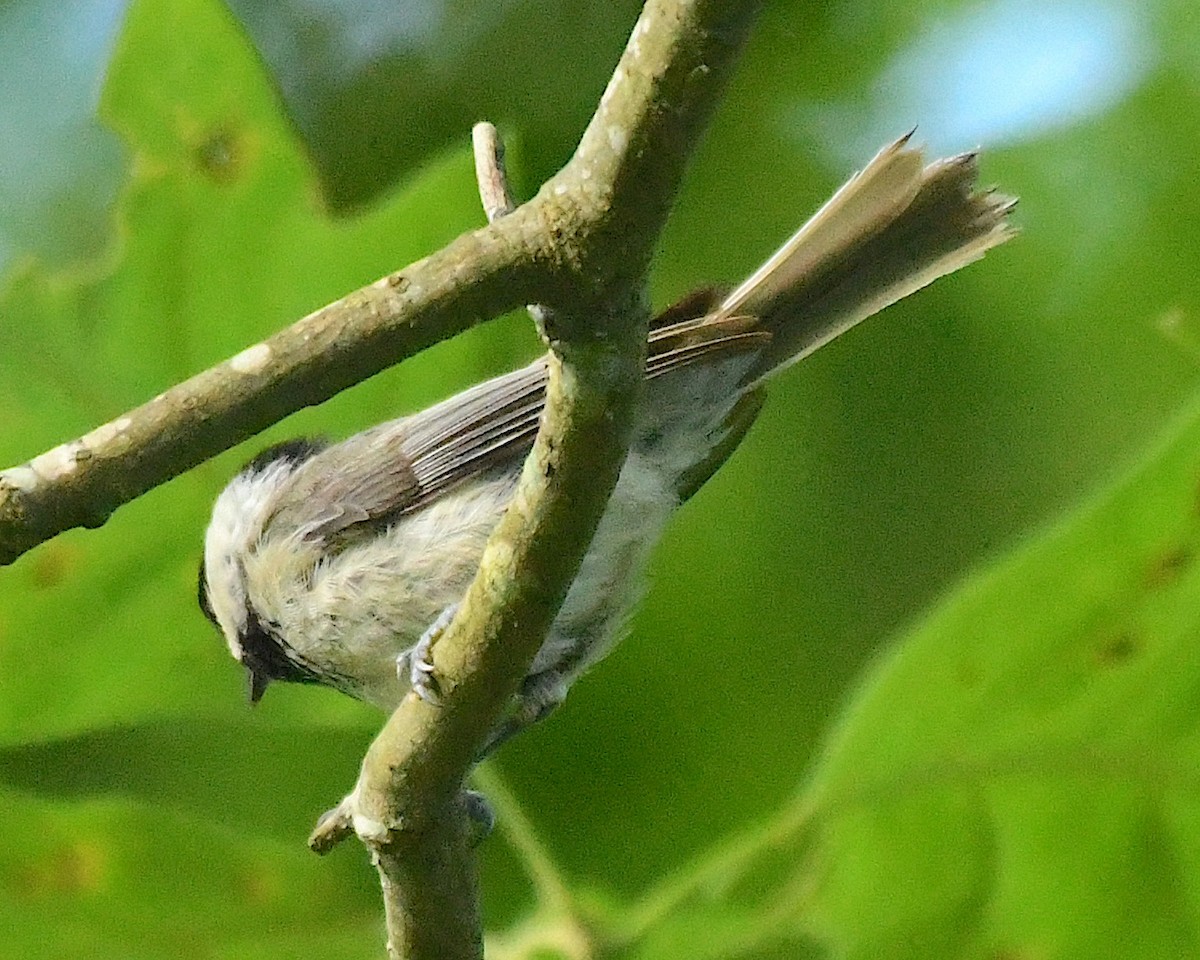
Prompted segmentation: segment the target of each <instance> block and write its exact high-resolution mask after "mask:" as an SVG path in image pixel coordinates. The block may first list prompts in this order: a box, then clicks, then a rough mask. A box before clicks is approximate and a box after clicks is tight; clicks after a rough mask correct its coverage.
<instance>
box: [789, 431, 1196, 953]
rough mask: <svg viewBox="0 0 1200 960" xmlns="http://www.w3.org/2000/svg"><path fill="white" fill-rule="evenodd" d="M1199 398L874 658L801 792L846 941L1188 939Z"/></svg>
mask: <svg viewBox="0 0 1200 960" xmlns="http://www.w3.org/2000/svg"><path fill="white" fill-rule="evenodd" d="M1198 491H1200V407H1194V408H1193V411H1192V413H1191V414H1190V415H1189V416H1188V417H1187V418H1186V419H1185V420H1184V422H1183V423H1182V424H1181V425H1180V427H1179V428H1178V429H1177V430H1176V431H1175V432H1174V434H1173V436H1172V437H1171V439H1170V442H1169V443H1168V444H1167V445H1166V446H1164V447H1162V448H1161V449H1158V450H1156V451H1155V452H1154V453H1153V455H1151V456H1150V457H1148V458H1147V459H1146V461H1145V462H1144V463H1143V464H1142V465H1141V466H1140V467H1139V468H1138V469H1137V471H1136V472H1135V473H1134V474H1133V475H1132V476H1130V477H1129V478H1128V479H1127V480H1125V481H1124V482H1123V483H1121V484H1120V485H1119V486H1117V487H1116V488H1115V489H1114V490H1112V491H1111V492H1109V493H1107V494H1105V495H1104V496H1103V497H1102V498H1101V499H1100V500H1099V501H1097V502H1095V503H1093V504H1092V505H1090V506H1089V507H1088V508H1086V509H1085V510H1083V511H1082V512H1081V513H1079V514H1078V515H1077V516H1075V517H1073V518H1072V519H1070V520H1069V521H1067V522H1065V523H1063V524H1061V525H1059V526H1058V527H1057V528H1055V529H1053V530H1051V531H1050V532H1049V533H1047V534H1046V535H1045V536H1044V537H1042V538H1041V539H1039V540H1037V541H1036V542H1033V543H1031V544H1029V545H1028V546H1027V547H1025V548H1023V549H1021V550H1019V551H1017V552H1016V553H1014V554H1013V555H1012V556H1011V557H1009V558H1008V559H1007V560H1004V561H1002V562H1000V563H999V564H997V565H996V566H995V567H993V568H992V569H990V570H987V571H985V572H983V573H981V574H980V575H978V576H976V577H974V578H972V579H971V580H969V581H968V582H967V583H966V584H964V585H963V586H962V587H961V588H960V589H959V590H958V591H956V592H955V594H954V595H952V596H951V597H949V598H948V599H947V600H946V601H945V602H944V603H942V604H941V605H940V606H939V607H938V608H937V609H936V610H935V611H934V612H933V613H932V614H931V615H930V616H929V617H928V619H926V620H925V622H923V623H922V624H920V625H919V626H918V627H917V628H916V629H915V630H914V631H913V632H912V633H911V634H910V635H909V636H908V637H906V638H905V639H904V640H903V641H902V642H901V643H900V644H899V645H898V647H897V648H896V650H895V651H894V653H893V654H892V655H891V656H889V657H888V658H887V659H886V660H885V661H884V662H883V663H882V664H880V665H879V667H878V668H877V669H876V670H875V671H873V672H872V674H871V676H870V677H869V678H868V680H867V681H866V683H865V684H864V685H863V687H862V689H861V691H860V693H859V695H858V696H857V697H856V698H855V699H854V702H853V704H852V705H851V707H850V709H849V711H848V712H847V713H846V715H845V717H844V718H843V720H842V722H841V723H840V724H839V725H838V727H837V729H836V731H835V733H834V735H833V737H832V738H831V740H830V742H829V744H828V747H827V749H826V751H825V753H824V756H823V759H822V761H821V762H820V764H819V766H818V768H817V770H816V771H815V773H814V775H813V777H812V779H811V781H810V783H809V785H808V787H807V789H806V792H805V795H804V797H803V800H802V806H803V808H804V809H805V810H806V811H807V816H808V826H809V828H810V829H811V835H807V841H808V842H809V843H811V849H810V850H809V851H808V852H807V855H806V870H809V871H812V882H813V884H814V887H815V892H814V895H813V899H812V902H811V904H810V906H809V907H808V908H807V910H806V911H805V916H806V920H807V924H808V926H809V927H810V929H811V930H812V931H814V932H815V933H817V934H819V935H820V936H821V937H823V938H824V939H826V940H827V941H828V942H829V943H831V944H833V945H834V946H836V948H837V950H836V952H837V954H838V955H839V956H844V957H863V958H866V957H872V958H901V957H906V958H907V957H912V958H917V957H923V958H938V957H947V958H949V957H979V958H981V960H982V958H990V957H996V956H1020V957H1026V956H1029V957H1054V958H1075V957H1078V958H1085V957H1097V956H1105V957H1113V958H1141V957H1145V958H1152V957H1154V958H1159V957H1167V956H1185V955H1187V956H1191V955H1195V954H1196V953H1197V952H1200V878H1198V874H1197V868H1198V867H1200V855H1198V853H1197V851H1200V768H1198V766H1197V760H1198V759H1200V712H1198V711H1197V705H1198V704H1200V667H1198V666H1197V664H1198V663H1200V660H1198V659H1197V641H1198V640H1200V565H1198V564H1197V563H1196V561H1197V559H1198V558H1200V500H1198V499H1197V492H1198Z"/></svg>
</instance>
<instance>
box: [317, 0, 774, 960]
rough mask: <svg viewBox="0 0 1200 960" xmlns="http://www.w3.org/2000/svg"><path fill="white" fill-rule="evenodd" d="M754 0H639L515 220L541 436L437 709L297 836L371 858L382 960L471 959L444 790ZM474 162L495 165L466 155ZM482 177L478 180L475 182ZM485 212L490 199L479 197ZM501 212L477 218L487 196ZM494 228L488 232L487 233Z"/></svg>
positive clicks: (485, 703)
mask: <svg viewBox="0 0 1200 960" xmlns="http://www.w3.org/2000/svg"><path fill="white" fill-rule="evenodd" d="M758 7H759V3H758V2H756V0H741V2H731V0H692V2H686V0H650V2H648V3H647V5H646V8H645V10H644V11H643V13H642V16H641V18H640V19H639V21H638V23H637V26H636V27H635V28H634V31H633V35H632V37H631V38H630V41H629V45H628V46H627V48H626V51H625V54H624V56H623V57H622V59H621V62H620V64H619V65H618V67H617V69H616V72H615V73H614V75H613V79H612V81H611V82H610V84H609V86H608V89H607V90H606V91H605V94H604V97H603V99H602V100H601V103H600V107H599V109H598V110H597V112H596V115H595V116H594V117H593V119H592V121H591V123H590V125H589V127H588V129H587V132H586V133H585V135H584V137H583V140H582V142H581V143H580V146H579V149H578V151H577V152H576V154H575V156H574V157H573V158H572V160H571V161H570V163H569V164H568V165H567V166H566V167H565V168H564V170H563V171H562V172H560V174H558V175H557V176H556V177H554V178H553V179H552V180H551V181H549V182H548V183H547V184H546V185H545V186H543V188H542V190H541V191H540V192H539V194H538V196H537V198H535V200H534V201H532V202H531V203H530V204H529V205H527V206H526V207H523V208H521V209H520V210H518V211H517V212H516V213H514V214H513V215H512V217H513V218H515V217H519V216H520V215H521V214H522V212H524V211H526V210H528V209H529V208H530V207H535V208H536V209H537V210H538V211H539V214H540V215H541V216H548V217H549V218H550V219H551V220H553V221H555V222H558V223H562V222H564V221H565V222H567V223H569V224H571V227H572V230H571V231H570V232H559V233H558V234H557V236H556V237H555V242H554V244H553V246H552V248H550V249H549V250H548V251H547V252H548V253H551V254H552V255H553V256H554V257H555V258H556V263H557V265H558V267H559V269H558V270H556V271H555V273H554V274H553V275H554V276H555V277H556V278H562V279H565V280H567V281H568V284H569V285H568V286H567V287H566V288H565V289H559V288H557V287H550V288H548V289H547V290H546V292H545V293H544V294H543V295H542V296H540V297H536V298H531V299H537V300H538V301H539V302H545V303H548V304H549V305H550V306H551V307H552V308H553V313H552V314H547V315H546V316H547V317H548V318H549V321H548V322H547V323H546V324H545V329H544V330H543V334H544V336H545V337H546V339H547V341H548V343H549V345H550V346H551V354H550V357H549V360H548V365H549V383H548V386H547V400H546V408H545V413H544V415H543V419H542V423H541V428H540V430H539V432H538V437H537V440H536V441H535V443H534V447H533V450H532V451H531V452H530V455H529V458H528V459H527V461H526V463H525V467H524V471H523V473H522V477H521V482H520V485H519V487H518V489H517V492H516V494H515V495H514V498H513V502H512V504H511V505H510V507H509V509H508V510H507V511H506V513H505V515H504V517H503V518H502V519H501V521H500V523H499V524H498V526H497V528H496V530H495V532H494V533H493V534H492V537H491V539H490V540H489V542H488V545H487V548H486V549H485V551H484V555H483V559H482V561H481V564H480V569H479V572H478V575H477V576H476V578H475V580H474V582H473V583H472V584H471V586H470V587H469V588H468V590H467V592H466V594H465V596H464V598H463V601H462V603H461V604H460V606H459V609H458V613H457V615H456V616H455V618H454V621H453V622H452V623H451V625H450V626H449V627H448V628H447V630H446V632H445V633H444V634H443V636H442V637H441V638H440V639H439V640H438V642H437V644H436V645H435V646H434V648H433V653H432V658H433V663H434V667H435V670H436V675H437V678H438V686H439V690H441V691H442V696H441V703H440V705H433V704H430V703H427V702H425V701H423V700H421V699H420V698H419V697H417V696H416V695H414V694H410V695H409V696H408V697H406V698H405V700H404V701H403V702H402V703H401V704H400V706H399V707H398V708H397V709H396V711H395V713H394V714H393V715H392V717H391V718H390V719H389V720H388V722H387V724H386V725H385V726H384V728H383V730H382V731H381V732H380V734H379V736H378V737H377V738H376V740H375V742H374V743H373V744H372V745H371V747H370V749H369V750H368V752H367V755H366V758H365V759H364V761H363V767H362V771H361V774H360V776H359V780H358V783H357V785H356V786H355V789H354V791H353V792H352V793H351V794H350V796H348V797H347V798H346V800H345V801H343V803H342V804H341V806H340V807H338V808H337V809H336V810H335V811H332V812H331V814H329V815H327V816H326V817H325V818H323V820H322V822H321V823H320V824H319V825H318V827H317V830H316V831H315V832H314V834H313V837H312V840H311V843H312V845H313V847H314V849H317V850H319V851H323V850H325V849H328V848H329V847H330V846H332V844H334V843H336V842H337V841H338V840H340V839H341V838H342V837H344V836H345V835H346V834H347V833H348V832H349V830H350V829H351V828H353V830H354V831H355V832H357V833H358V835H359V837H360V838H361V839H362V840H363V842H364V843H365V844H366V845H367V846H368V848H369V849H370V850H371V852H372V857H373V860H374V862H375V864H376V866H377V867H378V868H379V871H380V874H381V880H382V883H383V888H384V895H385V902H386V907H387V918H388V934H389V936H388V944H389V950H390V951H391V954H392V955H393V956H395V957H406V958H410V960H423V958H427V957H429V958H432V957H437V958H443V960H458V958H476V957H479V956H480V955H481V950H482V947H481V943H482V935H481V931H480V928H479V919H478V905H477V904H478V901H477V897H476V895H475V890H474V880H473V870H472V868H471V853H470V849H469V844H468V835H469V830H468V827H467V824H466V815H465V811H464V806H463V804H462V802H461V799H460V798H461V793H460V791H461V787H462V784H463V781H464V778H465V776H466V774H467V772H468V770H469V769H470V766H471V764H472V762H473V760H474V759H475V757H476V755H477V751H478V750H479V748H480V745H481V744H482V743H483V742H484V741H485V739H486V738H487V735H488V734H489V732H490V731H491V730H492V729H493V727H494V726H495V724H496V722H497V721H498V719H499V718H500V716H501V713H502V711H503V710H504V708H505V707H506V705H507V704H508V703H509V702H510V701H511V698H512V696H513V695H514V694H515V693H516V691H517V688H518V685H519V683H520V681H521V680H522V678H523V677H524V676H525V674H526V671H527V670H528V667H529V664H530V663H531V662H532V660H533V657H534V655H535V654H536V652H537V650H538V648H539V647H540V645H541V643H542V641H543V639H544V638H545V636H546V634H547V632H548V630H549V628H550V625H551V623H552V621H553V619H554V617H555V615H556V614H557V612H558V609H559V606H560V604H561V603H562V600H563V597H564V596H565V594H566V591H567V588H568V587H569V585H570V583H571V581H572V580H573V578H574V576H575V573H576V571H577V570H578V567H579V563H580V561H581V560H582V558H583V555H584V553H585V551H586V550H587V548H588V545H589V544H590V542H591V537H592V533H593V532H594V530H595V527H596V524H597V523H598V521H599V519H600V516H601V513H602V512H603V510H604V507H605V504H606V503H607V500H608V496H609V494H610V493H611V491H612V488H613V485H614V484H615V483H616V479H617V475H618V473H619V471H620V467H621V464H622V462H623V460H624V456H625V450H626V445H627V442H628V436H629V431H630V426H631V422H632V413H633V403H634V400H635V398H636V395H637V390H638V389H639V388H640V386H641V381H642V371H643V364H644V354H645V345H646V325H647V320H648V317H647V313H646V310H645V308H644V294H643V285H644V279H645V271H646V267H647V264H648V263H649V258H650V254H651V252H652V251H653V249H654V246H655V244H656V242H657V238H658V235H659V232H660V231H661V229H662V226H663V222H664V221H665V219H666V215H667V213H668V211H669V209H670V206H671V202H672V200H673V198H674V196H675V193H676V190H677V188H678V183H679V179H680V177H681V175H682V171H683V168H684V165H685V162H686V160H687V158H688V156H689V155H690V153H691V151H692V150H693V148H694V147H695V145H696V143H697V141H698V139H699V137H700V134H701V132H702V130H703V128H704V125H705V121H706V120H707V118H708V116H709V114H710V113H711V111H712V108H713V106H714V104H715V102H716V100H717V97H718V95H719V93H720V90H721V86H722V84H723V83H724V81H725V80H726V79H727V77H728V74H729V73H730V71H731V68H732V63H733V60H734V58H735V55H736V53H737V51H738V49H739V48H740V46H741V44H742V42H743V41H744V39H745V36H746V33H747V32H748V29H749V25H750V22H751V21H752V19H753V17H754V14H755V13H756V12H757V9H758ZM477 156H482V158H483V164H482V165H481V166H483V167H487V166H488V165H489V164H490V165H491V166H492V167H494V168H495V170H498V169H499V165H498V163H494V162H493V161H491V160H489V159H488V158H489V156H494V151H492V152H490V153H489V151H488V150H486V149H485V150H483V151H480V149H479V144H478V141H477ZM483 172H484V174H488V175H485V176H481V180H483V181H484V182H485V184H486V183H488V182H490V173H491V172H493V171H488V170H484V171H483ZM483 194H484V203H485V205H488V206H489V209H494V210H497V211H499V210H501V209H502V208H503V207H505V206H507V201H506V195H505V191H504V190H503V189H502V190H500V191H494V190H492V189H491V187H488V186H485V188H484V190H483ZM497 196H499V197H501V202H498V203H496V204H491V203H490V201H489V197H491V198H494V197H497ZM510 219H511V218H508V217H506V218H503V219H501V220H498V221H497V223H496V225H495V226H496V227H498V228H501V229H502V228H503V227H504V226H505V225H507V223H508V222H510Z"/></svg>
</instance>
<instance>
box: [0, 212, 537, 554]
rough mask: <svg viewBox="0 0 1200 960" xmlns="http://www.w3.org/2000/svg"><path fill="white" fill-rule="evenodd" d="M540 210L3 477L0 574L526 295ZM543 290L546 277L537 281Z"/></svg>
mask: <svg viewBox="0 0 1200 960" xmlns="http://www.w3.org/2000/svg"><path fill="white" fill-rule="evenodd" d="M534 214H536V211H530V215H528V216H513V217H509V218H507V219H506V220H505V222H504V223H503V224H497V225H496V226H489V227H485V228H483V229H481V230H478V231H476V232H474V233H470V234H466V235H464V236H461V237H459V238H458V239H457V240H455V241H454V242H453V243H451V244H450V245H449V246H447V247H445V248H444V249H442V250H441V251H439V252H438V253H435V254H433V255H432V256H430V257H427V258H426V259H424V260H421V261H419V262H417V263H415V264H412V265H411V266H409V267H406V268H405V269H403V270H400V271H398V272H396V273H392V274H389V275H388V276H386V277H383V278H382V279H380V280H378V281H376V282H375V283H373V284H371V285H370V286H367V287H364V288H362V289H361V290H357V291H355V292H354V293H351V294H349V295H348V296H345V297H343V298H342V299H341V300H338V301H337V302H335V303H332V304H330V305H329V306H327V307H324V308H323V309H321V310H318V311H316V312H315V313H312V314H310V315H309V316H307V317H305V318H303V319H302V320H299V321H297V322H296V323H295V324H293V325H292V326H291V327H288V328H287V329H285V330H282V331H280V332H279V333H277V334H275V335H274V336H272V337H270V338H268V339H267V340H264V341H263V342H261V343H258V344H255V345H253V346H251V347H248V348H247V349H245V350H243V351H242V352H241V353H239V354H238V355H237V356H235V357H233V358H231V359H230V360H227V361H225V362H224V363H222V364H220V365H218V366H216V367H213V368H211V369H210V370H207V371H205V372H204V373H201V374H198V375H197V376H195V377H192V378H191V379H190V380H187V381H185V382H184V383H181V384H179V385H178V386H175V387H172V388H171V389H170V390H168V391H166V392H165V393H163V394H160V395H159V396H157V397H155V398H154V399H153V400H151V401H150V402H149V403H146V404H143V405H142V406H140V407H138V408H137V409H135V410H131V411H129V412H128V413H126V414H124V415H123V416H121V417H118V418H117V419H115V420H113V421H112V422H110V423H106V424H104V425H103V426H100V427H97V428H96V429H94V430H92V431H91V432H90V433H87V434H85V435H84V436H83V437H81V438H79V439H78V440H74V441H71V442H70V443H66V444H63V445H61V446H58V447H55V448H54V449H53V450H49V451H47V452H46V453H43V454H41V455H40V456H38V457H35V458H34V459H32V460H31V461H29V462H28V463H26V464H23V465H21V466H17V467H12V468H10V469H8V470H4V471H0V565H3V564H8V563H11V562H12V561H13V560H15V559H16V558H17V557H19V556H20V555H21V554H22V553H24V552H25V551H27V550H29V549H31V548H32V547H35V546H37V545H38V544H39V543H41V542H43V541H45V540H48V539H50V538H51V537H54V536H57V535H58V534H59V533H62V532H63V531H65V530H69V529H71V528H72V527H79V526H83V527H97V526H100V525H101V524H103V523H104V522H105V521H106V520H107V519H108V517H109V515H110V514H111V513H112V512H113V511H114V510H115V509H116V508H117V507H119V506H121V505H122V504H125V503H128V502H129V501H130V500H133V499H134V498H135V497H138V496H140V495H141V494H143V493H145V492H146V491H148V490H151V489H153V488H154V487H156V486H158V485H159V484H161V483H165V482H166V481H167V480H169V479H171V478H172V477H174V476H176V475H178V474H180V473H183V472H184V471H185V470H188V469H190V468H192V467H194V466H196V465H197V464H199V463H201V462H203V461H204V460H207V459H208V458H209V457H212V456H215V455H216V454H218V453H220V452H222V451H223V450H227V449H228V448H229V447H231V446H234V445H235V444H237V443H240V442H241V441H242V440H245V439H246V438H247V437H250V436H252V435H254V434H255V433H258V432H259V431H260V430H263V429H265V428H266V427H268V426H270V425H271V424H273V423H275V422H277V421H279V420H281V419H283V418H284V417H285V416H287V415H288V414H290V413H294V412H295V411H297V410H299V409H301V408H302V407H305V406H311V405H312V404H316V403H320V402H322V401H324V400H327V399H329V398H330V397H331V396H333V395H334V394H335V393H337V392H339V391H340V390H344V389H345V388H346V387H349V386H353V385H354V384H355V383H358V382H360V381H362V380H365V379H367V378H368V377H370V376H372V375H373V374H375V373H378V372H379V371H380V370H383V369H386V368H387V367H389V366H391V365H393V364H395V363H397V362H399V361H400V360H403V359H405V358H406V357H409V356H412V355H413V354H416V353H419V352H420V351H421V350H424V349H425V348H427V347H429V346H432V345H433V344H434V343H437V342H438V341H440V340H444V339H446V338H447V337H450V336H453V335H454V334H456V333H460V332H462V331H463V330H465V329H467V328H468V327H470V326H472V325H474V324H475V323H477V322H479V321H480V320H485V319H488V318H490V317H493V316H496V315H498V314H500V313H504V312H505V311H508V310H511V309H513V308H514V307H516V306H519V305H520V304H522V303H524V302H526V301H527V300H529V299H531V294H532V291H533V290H534V289H535V287H536V285H537V283H538V281H539V280H540V279H542V278H544V276H545V274H546V273H547V268H546V266H545V264H544V263H539V262H538V261H537V259H536V258H535V257H534V256H531V247H534V248H535V247H536V244H531V242H530V237H529V235H530V233H531V232H532V231H533V230H535V229H536V230H539V231H540V230H544V226H543V225H542V223H543V221H542V218H539V217H536V216H535V215H534ZM543 282H544V281H543Z"/></svg>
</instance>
